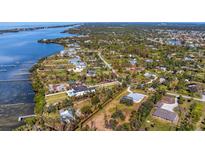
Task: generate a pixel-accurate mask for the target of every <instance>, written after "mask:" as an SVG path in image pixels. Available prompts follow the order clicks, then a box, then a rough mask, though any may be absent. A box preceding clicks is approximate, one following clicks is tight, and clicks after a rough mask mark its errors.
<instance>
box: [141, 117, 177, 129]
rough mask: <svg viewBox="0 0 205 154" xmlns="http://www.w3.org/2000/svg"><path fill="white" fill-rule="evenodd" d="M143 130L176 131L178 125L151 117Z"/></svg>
mask: <svg viewBox="0 0 205 154" xmlns="http://www.w3.org/2000/svg"><path fill="white" fill-rule="evenodd" d="M141 128H148V130H149V131H174V130H175V129H176V125H174V124H172V123H169V122H166V121H163V120H159V119H157V118H154V117H152V116H149V117H148V118H147V120H146V121H145V123H144V124H143V126H142V127H141Z"/></svg>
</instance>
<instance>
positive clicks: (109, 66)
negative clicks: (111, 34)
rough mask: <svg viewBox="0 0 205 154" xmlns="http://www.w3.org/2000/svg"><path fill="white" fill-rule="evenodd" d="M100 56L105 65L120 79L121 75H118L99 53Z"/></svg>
mask: <svg viewBox="0 0 205 154" xmlns="http://www.w3.org/2000/svg"><path fill="white" fill-rule="evenodd" d="M98 56H99V57H100V59H101V60H102V61H103V62H104V63H105V65H106V66H107V67H108V68H109V69H111V70H112V72H113V73H114V74H115V75H116V76H117V77H119V75H118V74H117V73H116V71H115V70H114V69H113V68H112V66H111V65H110V64H109V63H108V62H106V60H105V59H104V58H103V57H102V55H101V53H100V52H99V53H98Z"/></svg>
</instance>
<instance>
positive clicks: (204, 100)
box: [167, 92, 205, 102]
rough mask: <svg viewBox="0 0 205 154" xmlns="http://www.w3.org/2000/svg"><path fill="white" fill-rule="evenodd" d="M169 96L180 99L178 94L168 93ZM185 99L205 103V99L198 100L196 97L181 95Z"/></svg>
mask: <svg viewBox="0 0 205 154" xmlns="http://www.w3.org/2000/svg"><path fill="white" fill-rule="evenodd" d="M167 94H168V95H171V96H175V97H179V96H180V94H176V93H170V92H168V93H167ZM181 96H182V97H183V98H186V99H193V100H196V101H200V102H205V97H202V98H196V97H190V96H186V95H181Z"/></svg>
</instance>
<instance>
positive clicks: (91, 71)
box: [87, 70, 96, 77]
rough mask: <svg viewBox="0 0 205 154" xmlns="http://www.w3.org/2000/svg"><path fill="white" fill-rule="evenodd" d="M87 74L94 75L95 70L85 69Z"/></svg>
mask: <svg viewBox="0 0 205 154" xmlns="http://www.w3.org/2000/svg"><path fill="white" fill-rule="evenodd" d="M87 76H88V77H95V76H96V71H95V70H87Z"/></svg>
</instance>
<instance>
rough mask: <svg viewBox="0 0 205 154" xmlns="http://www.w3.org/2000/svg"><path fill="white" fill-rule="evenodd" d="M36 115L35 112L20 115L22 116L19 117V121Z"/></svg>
mask: <svg viewBox="0 0 205 154" xmlns="http://www.w3.org/2000/svg"><path fill="white" fill-rule="evenodd" d="M35 116H36V115H35V114H31V115H25V116H20V117H19V118H18V121H19V122H20V121H22V120H23V119H25V118H31V117H35Z"/></svg>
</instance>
